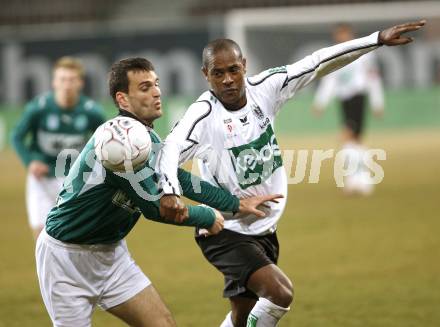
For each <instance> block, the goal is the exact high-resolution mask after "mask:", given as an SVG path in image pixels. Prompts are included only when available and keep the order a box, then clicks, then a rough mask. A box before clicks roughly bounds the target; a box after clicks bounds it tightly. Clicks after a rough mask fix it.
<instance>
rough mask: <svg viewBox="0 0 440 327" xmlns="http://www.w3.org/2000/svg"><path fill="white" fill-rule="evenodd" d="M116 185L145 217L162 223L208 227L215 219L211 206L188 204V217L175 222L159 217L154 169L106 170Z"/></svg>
mask: <svg viewBox="0 0 440 327" xmlns="http://www.w3.org/2000/svg"><path fill="white" fill-rule="evenodd" d="M108 174H110V176H111V177H110V178H111V179H112V180H113V183H115V185H116V187H118V188H120V189H122V191H124V192H125V193H126V194H127V195H128V197H129V198H130V199H132V201H133V203H134V204H135V205H136V206H137V207H138V208H139V209H140V211H141V212H142V214H143V215H144V217H145V218H147V219H149V220H154V221H157V222H160V223H164V224H172V225H182V226H193V227H199V228H210V227H211V226H212V224H213V223H214V221H215V213H214V211H213V210H212V209H211V208H208V207H203V206H190V205H188V206H187V207H188V215H189V217H188V219H186V220H185V221H183V222H182V223H176V222H174V221H172V220H170V219H166V217H161V215H160V211H159V206H160V204H159V191H158V188H157V184H156V181H155V180H154V178H150V177H151V174H154V171H153V170H152V169H151V168H148V167H147V169H143V170H142V171H139V172H137V173H136V174H114V173H111V172H108Z"/></svg>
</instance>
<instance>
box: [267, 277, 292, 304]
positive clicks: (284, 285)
mask: <svg viewBox="0 0 440 327" xmlns="http://www.w3.org/2000/svg"><path fill="white" fill-rule="evenodd" d="M269 300H270V301H271V302H273V303H275V304H276V305H279V306H280V307H283V308H288V307H289V306H290V304H291V303H292V302H293V285H292V282H291V281H290V280H289V279H287V280H285V281H282V282H278V283H277V284H276V286H275V287H273V289H272V292H271V296H270V297H269Z"/></svg>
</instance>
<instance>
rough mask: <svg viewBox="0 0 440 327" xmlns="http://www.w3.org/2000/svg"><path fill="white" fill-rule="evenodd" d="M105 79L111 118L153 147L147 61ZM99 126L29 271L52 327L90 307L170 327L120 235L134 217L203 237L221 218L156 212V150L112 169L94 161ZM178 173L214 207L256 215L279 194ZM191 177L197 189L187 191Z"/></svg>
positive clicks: (204, 211) (153, 93)
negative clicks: (199, 231)
mask: <svg viewBox="0 0 440 327" xmlns="http://www.w3.org/2000/svg"><path fill="white" fill-rule="evenodd" d="M109 84H110V85H109V86H110V94H111V96H112V98H113V100H114V102H115V104H116V106H117V107H118V108H119V116H118V119H120V118H123V119H127V120H137V121H138V122H141V123H142V124H144V125H145V137H150V138H151V140H152V142H153V144H160V139H159V137H158V136H157V134H156V133H155V132H154V130H153V125H152V124H153V121H154V120H156V119H157V118H159V117H160V116H161V115H162V107H161V101H160V95H161V93H160V88H159V83H158V77H157V75H156V73H155V72H154V68H153V66H152V64H151V63H150V62H149V61H148V60H146V59H143V58H129V59H125V60H121V61H119V62H116V63H115V64H114V65H113V66H112V69H111V72H110V79H109ZM112 121H114V120H110V121H109V122H107V123H106V124H108V123H111V122H112ZM101 131H102V128H101V127H100V128H98V129H97V131H96V132H95V134H94V136H93V137H92V138H91V139H90V140H89V142H88V143H87V145H86V146H85V148H84V149H83V150H82V152H81V154H80V155H79V157H78V159H77V160H76V161H75V163H74V164H73V166H72V168H71V169H70V172H69V175H68V176H67V178H66V180H65V182H64V185H63V190H62V191H61V193H60V195H59V199H58V201H57V206H56V207H54V208H53V209H52V210H51V211H50V213H49V216H48V218H47V222H46V228H45V230H44V231H43V232H42V233H41V234H40V236H39V238H38V241H37V247H36V261H37V274H38V279H39V284H40V289H41V294H42V297H43V300H44V303H45V305H46V308H47V310H48V313H49V315H50V318H51V320H52V322H53V324H54V326H73V325H75V326H90V324H91V315H92V312H93V309H94V308H95V307H96V306H99V307H101V308H102V309H104V310H106V311H108V312H110V313H111V314H113V315H115V316H116V317H118V318H120V319H121V320H123V321H124V322H126V323H127V324H129V325H130V326H156V327H164V326H175V325H176V324H175V322H174V319H173V318H172V316H171V313H170V312H169V310H168V309H167V307H166V306H165V304H164V303H163V301H162V300H161V298H160V296H159V294H158V293H157V291H156V290H155V288H154V287H153V286H152V285H151V282H150V280H149V279H148V277H146V276H145V274H144V273H143V272H142V271H141V270H140V268H139V267H138V266H137V265H136V264H135V262H134V261H133V259H132V258H131V256H130V253H129V252H128V249H127V246H126V243H125V241H124V237H125V236H126V235H127V234H128V233H129V232H130V230H131V229H132V228H133V227H134V225H135V224H136V222H137V221H138V219H139V217H140V215H141V214H143V215H144V216H145V218H147V219H151V220H155V221H158V222H163V223H171V224H176V225H186V226H196V227H199V228H205V229H207V231H208V232H209V233H211V234H216V233H218V232H219V231H221V230H222V228H223V216H222V215H221V214H220V213H219V212H218V211H216V210H213V209H211V208H209V207H205V206H183V205H182V206H181V207H178V208H174V209H177V210H163V211H162V210H161V209H160V208H159V200H158V199H159V197H160V194H161V190H159V189H158V186H157V183H158V180H159V177H158V176H157V175H156V174H155V173H154V167H155V165H156V161H157V160H158V159H157V153H158V149H154V147H153V151H152V152H151V154H150V156H149V158H148V160H147V161H146V162H145V163H144V164H143V167H139V168H138V169H137V170H136V171H135V172H132V173H116V172H112V171H110V170H107V169H106V168H104V167H103V166H102V164H101V162H100V161H99V160H97V159H96V155H95V149H94V140H95V137H97V135H98V134H99V133H101ZM178 174H179V180H180V183H181V185H182V192H183V194H184V195H185V196H187V197H189V198H191V199H193V200H196V201H198V202H202V203H204V204H207V205H209V206H212V207H214V208H216V209H219V210H222V211H229V212H240V213H244V214H249V213H253V214H256V215H260V216H263V215H264V213H263V212H262V211H260V210H258V209H257V206H259V205H261V204H263V203H264V202H266V201H276V200H275V199H276V198H278V197H279V196H278V195H274V196H259V197H253V198H248V199H244V200H239V199H238V198H237V197H235V196H233V195H232V194H231V193H229V192H228V191H225V190H222V189H219V188H216V187H213V186H211V185H210V184H209V183H206V182H202V181H201V180H197V178H196V177H195V176H192V175H191V174H189V173H187V172H185V171H183V170H179V173H178ZM194 182H197V183H198V186H199V187H200V192H196V191H195V190H194V189H193V186H192V184H193V183H194ZM154 198H156V200H153V199H154ZM171 213H172V214H171Z"/></svg>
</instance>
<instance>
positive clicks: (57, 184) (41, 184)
mask: <svg viewBox="0 0 440 327" xmlns="http://www.w3.org/2000/svg"><path fill="white" fill-rule="evenodd" d="M61 187H62V181H60V180H58V179H56V178H47V177H42V178H41V179H37V178H36V177H35V176H33V175H32V174H30V173H29V174H28V176H27V181H26V207H27V212H28V220H29V225H30V227H31V230H32V235H33V237H34V240H37V238H38V235H40V232H41V230H42V229H43V228H44V226H45V224H46V218H47V214H48V213H49V211H50V209H52V207H53V206H54V205H55V202H56V198H57V196H58V193H59V192H60V191H61Z"/></svg>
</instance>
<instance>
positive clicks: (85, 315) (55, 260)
mask: <svg viewBox="0 0 440 327" xmlns="http://www.w3.org/2000/svg"><path fill="white" fill-rule="evenodd" d="M57 243H59V242H57V241H55V240H53V239H51V238H50V236H48V235H47V234H46V232H45V231H44V230H43V231H42V233H41V234H40V236H39V238H38V240H37V245H36V252H35V255H36V263H37V275H38V282H39V285H40V291H41V295H42V298H43V301H44V304H45V306H46V309H47V312H48V314H49V316H50V319H51V320H52V323H53V325H54V326H56V327H62V326H66V327H67V326H69V327H71V326H76V327H89V326H91V316H92V312H93V308H94V306H95V302H94V299H95V298H97V297H98V294H99V293H98V292H96V290H95V289H94V288H93V286H92V285H90V284H89V283H88V281H87V278H86V277H87V276H88V274H90V275H93V272H92V271H91V269H89V267H88V266H87V263H88V261H89V260H88V259H90V256H89V254H88V253H85V252H83V251H77V250H73V251H71V250H70V249H67V248H64V247H62V246H59V244H57ZM92 260H93V258H92ZM77 268H83V269H84V271H82V272H81V271H80V269H77ZM102 273H103V272H102V271H101V272H99V273H98V274H97V275H100V274H102Z"/></svg>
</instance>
